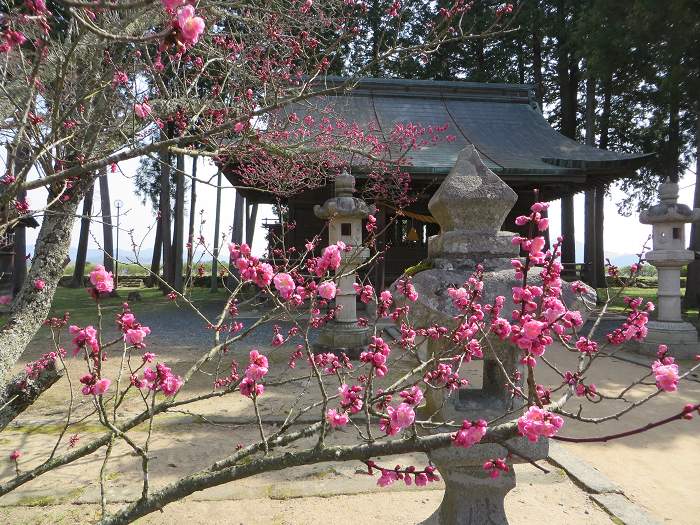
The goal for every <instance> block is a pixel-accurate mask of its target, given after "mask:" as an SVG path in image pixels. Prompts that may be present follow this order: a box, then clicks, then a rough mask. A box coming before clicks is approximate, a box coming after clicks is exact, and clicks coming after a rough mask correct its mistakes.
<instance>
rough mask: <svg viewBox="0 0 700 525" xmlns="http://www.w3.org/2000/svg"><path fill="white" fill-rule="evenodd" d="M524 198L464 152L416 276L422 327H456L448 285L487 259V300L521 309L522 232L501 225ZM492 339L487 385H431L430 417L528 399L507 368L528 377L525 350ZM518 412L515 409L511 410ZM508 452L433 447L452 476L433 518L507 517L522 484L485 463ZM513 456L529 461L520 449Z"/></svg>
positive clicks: (535, 447) (435, 522)
mask: <svg viewBox="0 0 700 525" xmlns="http://www.w3.org/2000/svg"><path fill="white" fill-rule="evenodd" d="M516 199H517V196H516V194H515V192H513V190H512V189H511V188H510V187H508V186H507V185H506V184H505V183H504V182H503V181H502V180H501V179H499V178H498V176H496V174H495V173H493V172H492V171H491V170H489V169H488V168H487V167H486V166H485V165H484V163H483V162H482V161H481V158H480V157H479V154H478V153H477V151H476V149H475V148H474V147H473V146H469V147H467V148H465V149H464V150H462V151H461V152H460V154H459V157H458V159H457V162H456V163H455V165H454V167H453V168H452V170H451V171H450V173H449V175H448V176H447V177H446V178H445V180H444V181H443V183H442V185H441V186H440V188H438V190H437V191H436V192H435V194H434V195H433V197H432V199H431V200H430V202H429V204H428V207H429V209H430V212H431V214H432V215H433V217H435V219H436V220H437V221H438V222H439V224H440V228H441V233H440V234H439V235H436V236H434V237H431V238H430V240H429V243H428V258H429V261H430V262H431V264H432V268H431V269H428V270H424V271H422V272H419V273H417V274H415V275H414V277H413V285H414V286H415V288H416V291H417V292H418V300H417V301H416V302H415V303H410V308H411V316H412V318H413V319H414V321H415V323H416V326H430V325H432V324H434V323H437V324H439V325H441V326H447V327H454V326H455V318H456V317H457V316H458V315H459V312H458V311H457V310H456V309H455V307H454V305H453V304H452V299H451V298H450V297H449V294H448V292H447V290H448V289H449V288H450V287H458V286H461V284H462V283H463V282H465V281H466V280H467V279H468V278H469V277H470V276H471V275H472V274H473V273H474V271H475V270H476V267H477V265H479V264H481V265H482V266H483V267H484V269H485V272H484V276H483V281H484V293H483V304H489V303H492V302H493V301H494V299H495V298H496V296H499V295H502V296H504V297H505V298H506V304H505V306H504V310H503V311H504V317H507V316H508V315H509V314H510V312H511V311H512V310H513V308H514V304H513V302H512V287H513V286H518V285H520V281H519V279H516V277H515V271H514V270H513V269H512V265H511V260H512V259H514V258H517V257H518V251H519V249H518V246H513V244H512V243H511V239H512V237H513V236H514V234H513V233H509V232H503V231H500V228H501V225H502V224H503V221H504V220H505V218H506V216H507V214H508V212H509V211H510V209H511V208H512V207H513V205H514V204H515V201H516ZM533 273H534V272H533ZM394 296H395V298H396V301H397V302H398V303H399V304H401V303H405V302H406V300H405V299H404V298H402V296H401V294H398V293H396V294H394ZM575 297H576V296H575V294H573V293H572V292H571V290H570V287H568V285H565V288H564V300H565V301H566V302H567V303H568V304H569V305H571V304H572V303H573V302H574V301H575ZM592 297H593V296H592V292H591V298H592ZM492 342H493V348H494V350H495V353H496V356H494V355H493V353H492V352H490V351H489V352H484V354H485V355H484V360H483V370H484V372H483V381H482V385H483V386H482V388H480V389H461V390H459V391H458V392H456V393H453V394H452V395H451V396H450V397H449V398H445V397H444V395H445V394H444V390H437V389H428V390H427V391H426V393H425V397H426V403H425V407H423V409H422V410H423V412H422V415H423V416H432V417H433V419H434V420H443V421H457V422H459V421H462V420H464V419H469V420H474V419H478V418H484V419H487V420H488V419H490V418H493V417H497V416H502V415H503V414H504V413H508V412H510V411H513V410H514V409H517V408H518V406H519V405H522V403H523V401H522V399H520V398H516V397H514V396H512V395H511V393H510V392H509V391H508V389H507V388H506V387H505V385H506V384H507V382H508V381H507V379H506V377H505V376H506V375H507V376H508V377H510V378H512V377H513V376H514V373H515V372H516V371H520V372H521V377H524V376H525V374H523V373H522V372H523V368H522V365H520V363H519V354H518V351H517V350H516V349H515V348H513V346H512V345H510V344H509V343H507V342H501V341H497V340H492ZM442 344H444V343H443V342H442V341H434V340H429V341H427V342H425V343H423V344H422V345H421V348H419V349H418V351H419V353H420V354H421V356H422V357H427V356H428V355H431V354H433V353H436V352H440V350H441V346H440V345H442ZM496 357H497V358H496ZM499 361H500V363H499ZM520 386H522V385H520ZM518 415H519V414H518V413H517V412H514V413H513V415H512V416H511V417H513V418H514V417H518ZM509 445H511V446H512V448H513V449H515V450H518V451H521V455H522V456H523V457H525V458H529V459H531V460H538V459H543V458H545V457H546V456H547V450H548V445H547V441H546V440H541V441H539V442H538V443H536V444H532V443H530V442H529V441H527V440H526V439H525V438H514V439H512V440H510V442H509ZM507 455H508V452H507V450H506V449H505V448H503V447H502V446H500V445H496V444H480V445H475V446H473V447H470V448H466V449H464V448H454V447H452V448H447V449H441V450H436V451H434V452H431V453H430V459H431V461H433V463H434V464H435V465H436V466H437V468H438V470H439V472H440V474H441V475H442V476H443V478H444V479H445V483H446V490H445V497H444V499H443V502H442V504H441V505H440V508H439V509H438V510H437V511H436V512H435V514H434V515H433V516H431V517H430V519H429V520H428V521H426V522H425V523H426V524H431V525H467V524H469V525H484V524H493V525H496V524H498V525H504V524H507V523H508V521H507V519H506V516H505V512H504V510H503V500H504V498H505V496H506V494H507V493H508V491H510V490H511V489H512V488H513V487H514V486H515V475H514V473H513V472H512V469H511V471H510V472H509V473H507V474H503V473H502V474H501V476H499V477H498V478H496V479H493V478H491V477H490V476H488V474H487V473H486V472H484V470H483V464H484V462H485V461H487V460H489V459H491V458H497V457H505V456H507ZM510 461H511V462H520V461H524V460H523V459H522V458H520V457H519V456H516V455H514V456H513V457H512V459H511V460H510Z"/></svg>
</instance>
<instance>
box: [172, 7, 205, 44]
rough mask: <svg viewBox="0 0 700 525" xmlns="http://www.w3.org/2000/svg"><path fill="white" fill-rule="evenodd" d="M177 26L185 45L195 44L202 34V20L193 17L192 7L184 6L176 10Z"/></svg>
mask: <svg viewBox="0 0 700 525" xmlns="http://www.w3.org/2000/svg"><path fill="white" fill-rule="evenodd" d="M177 25H178V27H179V28H180V35H181V36H182V39H183V41H184V42H185V43H186V44H196V43H197V42H198V41H199V36H200V35H201V34H202V33H203V32H204V19H202V18H201V17H199V16H195V14H194V7H192V6H191V5H186V6H184V7H181V8H180V9H178V10H177Z"/></svg>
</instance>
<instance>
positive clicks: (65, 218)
mask: <svg viewBox="0 0 700 525" xmlns="http://www.w3.org/2000/svg"><path fill="white" fill-rule="evenodd" d="M87 183H92V181H89V182H87ZM87 183H79V184H77V185H76V186H74V197H73V198H71V199H70V200H68V201H66V202H56V203H54V204H53V205H52V206H51V208H50V211H51V213H46V214H44V216H43V219H42V223H41V229H40V230H39V235H38V237H37V241H36V246H35V248H34V258H33V260H32V266H31V268H30V269H29V272H28V274H27V279H26V280H25V281H24V284H23V285H22V288H21V289H20V291H19V293H18V294H17V296H16V297H15V300H14V301H13V303H12V307H11V310H10V314H9V317H8V318H7V322H6V323H5V324H4V326H3V327H2V328H1V329H0V389H3V388H5V387H6V385H7V384H8V382H9V381H10V379H11V377H12V375H11V372H12V367H13V366H14V364H15V363H16V362H17V360H18V359H19V358H20V356H21V355H22V352H23V351H24V349H25V348H26V346H27V345H28V344H29V342H30V341H31V340H32V338H33V337H34V334H36V332H37V330H39V328H40V327H41V325H42V323H43V322H44V320H45V319H46V317H47V316H48V314H49V310H50V308H51V301H52V300H53V296H54V294H55V293H56V287H57V286H58V281H59V280H60V278H61V277H62V276H63V269H64V267H65V261H66V257H67V256H68V247H69V245H70V237H71V230H72V229H73V221H74V218H75V213H76V210H77V208H78V203H79V202H80V199H81V198H82V194H83V193H84V192H85V186H84V185H86V184H87ZM51 199H53V196H49V200H51ZM36 279H42V280H43V281H44V282H45V284H46V286H45V287H44V289H43V290H41V291H38V290H36V289H35V288H34V281H35V280H36Z"/></svg>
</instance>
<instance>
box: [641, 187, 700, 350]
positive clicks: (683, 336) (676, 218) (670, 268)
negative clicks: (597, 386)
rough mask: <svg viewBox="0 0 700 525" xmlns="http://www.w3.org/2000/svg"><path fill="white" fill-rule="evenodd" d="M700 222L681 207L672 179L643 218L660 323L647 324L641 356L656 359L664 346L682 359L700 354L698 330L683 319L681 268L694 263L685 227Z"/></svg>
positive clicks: (695, 211) (696, 212)
mask: <svg viewBox="0 0 700 525" xmlns="http://www.w3.org/2000/svg"><path fill="white" fill-rule="evenodd" d="M698 220H700V209H697V208H696V209H693V210H691V209H690V208H689V207H688V206H686V205H685V204H678V184H677V183H675V182H670V181H669V180H668V179H667V180H666V182H664V183H663V184H662V185H661V186H660V187H659V203H658V204H655V205H654V206H652V207H651V208H649V209H648V210H645V211H643V212H642V213H640V215H639V222H641V223H642V224H651V228H652V248H653V249H652V250H651V251H649V252H647V253H646V255H645V258H646V260H647V261H648V262H649V263H650V264H652V265H653V266H655V267H656V269H657V270H658V274H659V277H658V279H659V299H658V304H657V308H656V319H655V320H650V321H649V323H648V324H647V327H648V329H649V333H648V335H647V337H646V339H645V341H644V342H643V343H641V344H640V345H639V346H638V350H639V351H640V352H641V353H644V354H648V355H656V352H657V350H658V348H659V345H660V344H665V345H667V346H668V347H669V350H670V351H671V355H673V356H674V357H677V358H680V359H692V358H693V357H695V355H697V354H699V353H700V343H698V332H697V330H696V329H695V327H694V326H693V325H692V324H690V323H688V322H686V321H683V317H682V316H681V268H682V267H683V266H685V265H686V264H688V263H689V262H691V261H692V260H693V259H694V254H693V252H692V251H690V250H686V248H685V246H686V243H685V225H686V224H687V223H692V222H697V221H698Z"/></svg>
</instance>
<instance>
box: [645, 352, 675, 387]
mask: <svg viewBox="0 0 700 525" xmlns="http://www.w3.org/2000/svg"><path fill="white" fill-rule="evenodd" d="M670 359H671V358H668V357H667V358H665V359H664V361H665V362H666V363H664V362H662V361H658V360H657V361H654V362H653V363H652V365H651V370H652V372H653V373H654V378H655V379H656V386H657V387H658V388H659V389H660V390H663V391H664V392H675V391H676V390H678V381H679V377H678V365H677V364H675V363H673V361H670V362H668V361H669V360H670Z"/></svg>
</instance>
